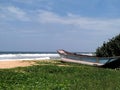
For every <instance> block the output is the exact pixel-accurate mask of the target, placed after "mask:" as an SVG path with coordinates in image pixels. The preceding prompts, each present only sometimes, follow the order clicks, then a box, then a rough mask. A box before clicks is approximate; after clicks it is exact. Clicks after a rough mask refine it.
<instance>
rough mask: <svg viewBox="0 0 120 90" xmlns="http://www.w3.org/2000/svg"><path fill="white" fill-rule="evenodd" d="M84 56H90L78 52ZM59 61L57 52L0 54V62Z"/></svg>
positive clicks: (87, 53)
mask: <svg viewBox="0 0 120 90" xmlns="http://www.w3.org/2000/svg"><path fill="white" fill-rule="evenodd" d="M79 53H80V54H84V55H92V53H90V52H79ZM46 59H47V60H59V59H60V55H59V54H58V53H57V52H0V61H8V60H46Z"/></svg>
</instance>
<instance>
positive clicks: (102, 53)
mask: <svg viewBox="0 0 120 90" xmlns="http://www.w3.org/2000/svg"><path fill="white" fill-rule="evenodd" d="M96 56H98V57H112V56H120V34H119V35H117V36H115V37H113V38H112V39H110V40H109V41H108V42H104V43H103V45H102V46H101V47H98V48H97V49H96Z"/></svg>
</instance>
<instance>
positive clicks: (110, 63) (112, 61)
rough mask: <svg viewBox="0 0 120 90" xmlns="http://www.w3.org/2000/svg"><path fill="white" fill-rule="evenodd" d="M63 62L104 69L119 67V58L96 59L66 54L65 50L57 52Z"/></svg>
mask: <svg viewBox="0 0 120 90" xmlns="http://www.w3.org/2000/svg"><path fill="white" fill-rule="evenodd" d="M57 52H58V53H59V55H60V56H61V61H63V62H73V63H80V64H86V65H91V66H101V67H106V68H118V67H119V66H120V56H116V57H96V56H89V55H82V54H77V53H72V52H68V51H65V50H62V49H60V50H58V51H57Z"/></svg>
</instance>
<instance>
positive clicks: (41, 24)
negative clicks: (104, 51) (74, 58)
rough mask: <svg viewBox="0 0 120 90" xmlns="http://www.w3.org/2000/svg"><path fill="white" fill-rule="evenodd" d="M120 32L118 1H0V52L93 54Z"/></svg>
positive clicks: (119, 6) (119, 5) (119, 1)
mask: <svg viewBox="0 0 120 90" xmlns="http://www.w3.org/2000/svg"><path fill="white" fill-rule="evenodd" d="M119 32H120V0H0V51H56V50H57V49H65V50H69V51H79V52H84V51H85V52H86V51H90V52H91V51H95V50H96V48H97V47H98V46H101V45H102V43H103V42H104V41H108V40H109V39H111V38H112V37H114V36H115V35H117V34H119Z"/></svg>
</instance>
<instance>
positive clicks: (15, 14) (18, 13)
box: [0, 6, 29, 21]
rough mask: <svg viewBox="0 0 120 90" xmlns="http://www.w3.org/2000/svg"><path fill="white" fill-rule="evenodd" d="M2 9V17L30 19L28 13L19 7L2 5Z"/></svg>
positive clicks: (0, 8)
mask: <svg viewBox="0 0 120 90" xmlns="http://www.w3.org/2000/svg"><path fill="white" fill-rule="evenodd" d="M0 10H1V11H2V13H0V18H6V19H7V20H16V19H17V20H20V21H29V17H28V16H27V13H26V12H25V11H23V10H21V9H20V8H18V7H14V6H8V7H0ZM3 16H4V17H3Z"/></svg>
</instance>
